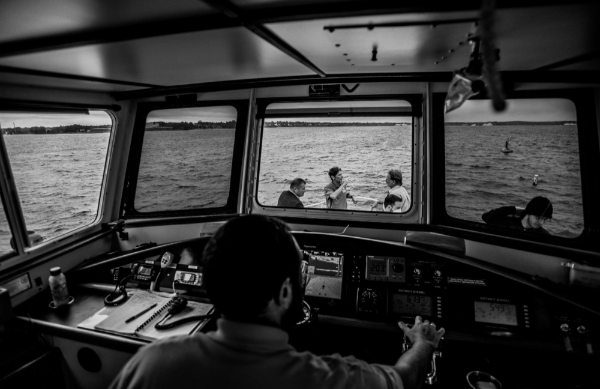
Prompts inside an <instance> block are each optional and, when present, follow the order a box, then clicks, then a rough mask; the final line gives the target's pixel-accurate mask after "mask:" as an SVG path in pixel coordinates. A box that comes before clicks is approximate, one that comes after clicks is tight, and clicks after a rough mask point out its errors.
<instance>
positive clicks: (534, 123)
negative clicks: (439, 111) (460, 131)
mask: <svg viewBox="0 0 600 389" xmlns="http://www.w3.org/2000/svg"><path fill="white" fill-rule="evenodd" d="M576 124H577V123H576V122H573V121H561V122H557V121H553V122H527V121H518V120H515V121H509V122H446V125H447V126H473V125H475V126H541V125H546V126H553V125H556V126H564V125H569V126H574V125H576Z"/></svg>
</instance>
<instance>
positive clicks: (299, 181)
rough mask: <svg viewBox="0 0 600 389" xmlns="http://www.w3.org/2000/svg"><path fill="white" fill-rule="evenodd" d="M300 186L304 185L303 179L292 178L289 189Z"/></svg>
mask: <svg viewBox="0 0 600 389" xmlns="http://www.w3.org/2000/svg"><path fill="white" fill-rule="evenodd" d="M300 184H304V185H306V180H305V179H304V178H299V177H298V178H294V179H293V180H292V182H290V189H293V188H297V187H299V186H300Z"/></svg>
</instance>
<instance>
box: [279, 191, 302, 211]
mask: <svg viewBox="0 0 600 389" xmlns="http://www.w3.org/2000/svg"><path fill="white" fill-rule="evenodd" d="M277 206H278V207H286V208H304V204H302V201H300V199H299V198H298V196H296V195H295V194H293V193H292V192H290V191H289V190H286V191H283V192H281V195H280V196H279V200H278V201H277Z"/></svg>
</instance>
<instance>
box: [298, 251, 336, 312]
mask: <svg viewBox="0 0 600 389" xmlns="http://www.w3.org/2000/svg"><path fill="white" fill-rule="evenodd" d="M307 254H308V258H309V259H308V283H307V285H306V291H305V295H306V296H313V297H324V298H330V299H336V300H341V298H342V274H343V262H344V256H343V255H342V254H341V253H336V252H325V251H313V252H307Z"/></svg>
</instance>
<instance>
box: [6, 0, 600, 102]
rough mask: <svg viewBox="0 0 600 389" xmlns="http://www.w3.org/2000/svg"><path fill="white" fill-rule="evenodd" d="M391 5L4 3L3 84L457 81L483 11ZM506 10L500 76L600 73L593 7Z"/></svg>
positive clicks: (138, 86)
mask: <svg viewBox="0 0 600 389" xmlns="http://www.w3.org/2000/svg"><path fill="white" fill-rule="evenodd" d="M393 3H394V2H386V1H382V2H378V1H370V2H365V1H362V0H361V1H359V0H353V1H343V0H337V1H332V0H330V1H314V0H303V1H302V0H252V1H248V0H233V1H229V2H227V1H219V0H204V1H199V0H176V1H175V0H170V1H168V2H164V1H163V2H148V1H145V0H144V1H142V0H128V1H123V0H120V1H119V0H110V1H109V0H54V1H52V2H48V1H39V0H4V1H2V3H1V8H2V10H1V12H0V84H17V85H18V84H24V85H29V84H33V85H40V86H47V87H59V88H73V89H83V90H98V91H107V92H125V91H135V90H144V89H160V88H173V87H177V86H183V85H190V84H193V85H196V84H206V83H219V82H234V81H242V80H265V79H283V78H291V77H294V78H303V77H315V78H318V79H322V80H323V82H326V80H327V77H342V76H345V75H349V74H368V75H378V74H389V73H391V74H395V75H415V74H421V75H423V74H424V75H427V74H429V75H431V74H446V75H448V78H449V75H451V74H452V72H453V71H455V70H458V69H460V68H463V67H465V66H466V65H467V63H468V60H469V54H470V44H469V43H468V38H469V37H470V36H477V35H478V26H477V20H478V18H479V8H480V3H479V2H466V3H464V4H462V3H461V6H460V7H459V6H457V7H453V9H450V7H449V6H448V5H446V6H443V7H437V8H436V7H434V6H432V5H431V4H433V3H428V2H425V5H423V4H422V3H421V2H414V3H412V2H405V4H404V5H403V6H402V7H398V6H397V5H395V6H391V5H390V4H393ZM498 3H500V2H498ZM506 3H507V2H502V4H503V6H502V8H498V9H497V10H496V12H495V35H496V37H497V41H496V45H497V47H498V48H499V49H500V62H499V68H500V70H502V71H541V70H549V71H556V72H559V71H565V70H569V71H589V72H594V73H598V72H599V71H600V55H599V53H600V50H599V47H598V46H599V45H598V43H597V42H596V39H597V36H599V35H600V34H598V30H599V27H598V22H597V21H598V20H600V19H599V18H598V17H599V16H600V12H599V7H598V6H597V5H596V4H595V3H594V2H579V3H574V4H571V3H565V4H561V3H562V2H560V1H559V2H551V3H553V4H554V5H549V6H548V5H546V6H543V7H533V6H528V2H520V3H511V2H508V3H509V4H508V5H506ZM534 3H535V2H530V5H531V4H534ZM317 15H318V18H316V16H317Z"/></svg>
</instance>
